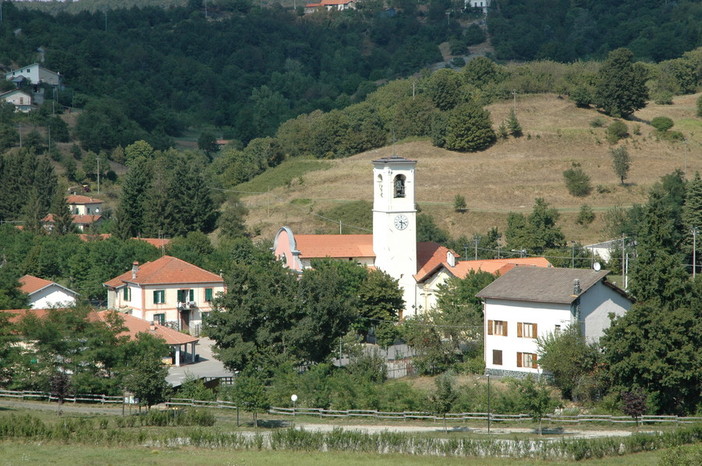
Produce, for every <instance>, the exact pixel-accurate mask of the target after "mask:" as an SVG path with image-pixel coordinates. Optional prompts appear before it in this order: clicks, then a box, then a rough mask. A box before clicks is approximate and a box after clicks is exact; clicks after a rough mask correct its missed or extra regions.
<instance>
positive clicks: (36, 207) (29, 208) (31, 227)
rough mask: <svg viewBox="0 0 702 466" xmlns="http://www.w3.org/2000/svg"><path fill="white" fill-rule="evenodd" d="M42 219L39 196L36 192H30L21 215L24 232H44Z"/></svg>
mask: <svg viewBox="0 0 702 466" xmlns="http://www.w3.org/2000/svg"><path fill="white" fill-rule="evenodd" d="M43 218H44V216H43V215H42V206H41V200H40V199H39V194H38V193H37V191H36V190H32V192H31V194H30V196H29V199H28V200H27V203H26V204H25V205H24V211H23V215H22V220H23V223H24V231H26V232H29V233H34V234H40V233H42V232H43V231H44V228H43V227H42V223H41V221H42V219H43Z"/></svg>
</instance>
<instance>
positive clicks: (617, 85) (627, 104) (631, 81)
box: [595, 48, 648, 117]
mask: <svg viewBox="0 0 702 466" xmlns="http://www.w3.org/2000/svg"><path fill="white" fill-rule="evenodd" d="M633 58H634V55H633V54H632V53H631V51H630V50H628V49H625V48H619V49H616V50H613V51H611V52H609V55H608V56H607V60H605V62H604V63H603V64H602V67H601V68H600V71H599V73H598V75H597V84H596V87H595V100H596V101H597V105H598V106H599V107H601V108H602V109H603V110H604V111H605V113H607V114H608V115H612V116H616V117H628V116H629V115H631V114H632V113H634V112H635V111H636V110H639V109H642V108H644V107H645V106H646V101H647V100H648V89H647V88H646V78H647V76H646V72H645V70H644V69H643V68H642V67H641V66H640V65H636V64H634V61H633Z"/></svg>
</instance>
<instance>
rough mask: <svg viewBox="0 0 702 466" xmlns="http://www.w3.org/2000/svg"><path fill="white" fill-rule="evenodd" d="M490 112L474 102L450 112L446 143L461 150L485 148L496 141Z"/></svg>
mask: <svg viewBox="0 0 702 466" xmlns="http://www.w3.org/2000/svg"><path fill="white" fill-rule="evenodd" d="M496 139H497V136H496V135H495V131H493V129H492V122H491V121H490V112H488V111H487V110H485V109H483V108H481V107H480V106H479V105H477V104H474V103H466V104H461V105H459V106H457V107H456V108H454V109H453V110H451V111H450V112H449V116H448V121H447V123H446V129H445V135H444V141H445V142H444V145H443V147H445V148H446V149H449V150H457V151H461V152H477V151H481V150H485V149H487V148H488V147H490V146H491V145H493V144H494V143H495V141H496Z"/></svg>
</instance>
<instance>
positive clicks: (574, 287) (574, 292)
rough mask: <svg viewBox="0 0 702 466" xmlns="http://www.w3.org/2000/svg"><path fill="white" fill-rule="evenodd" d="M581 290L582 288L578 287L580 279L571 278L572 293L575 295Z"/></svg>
mask: <svg viewBox="0 0 702 466" xmlns="http://www.w3.org/2000/svg"><path fill="white" fill-rule="evenodd" d="M581 291H582V289H581V288H580V280H578V279H577V278H576V279H575V280H573V295H574V296H577V295H579V294H580V292H581Z"/></svg>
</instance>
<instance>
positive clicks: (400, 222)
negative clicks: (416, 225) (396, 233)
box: [395, 215, 409, 230]
mask: <svg viewBox="0 0 702 466" xmlns="http://www.w3.org/2000/svg"><path fill="white" fill-rule="evenodd" d="M408 226H409V220H408V219H407V216H406V215H397V216H396V217H395V228H397V229H398V230H404V229H405V228H407V227H408Z"/></svg>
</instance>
